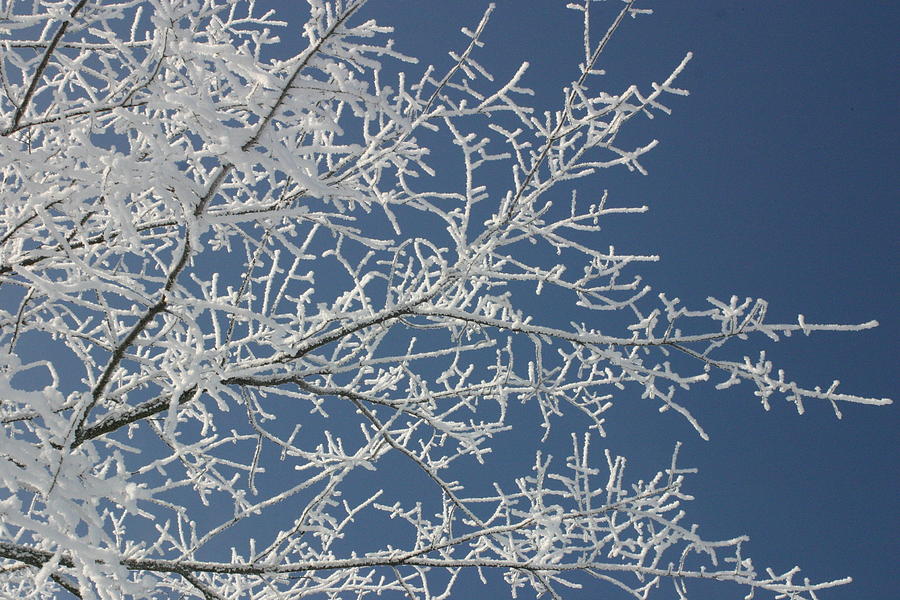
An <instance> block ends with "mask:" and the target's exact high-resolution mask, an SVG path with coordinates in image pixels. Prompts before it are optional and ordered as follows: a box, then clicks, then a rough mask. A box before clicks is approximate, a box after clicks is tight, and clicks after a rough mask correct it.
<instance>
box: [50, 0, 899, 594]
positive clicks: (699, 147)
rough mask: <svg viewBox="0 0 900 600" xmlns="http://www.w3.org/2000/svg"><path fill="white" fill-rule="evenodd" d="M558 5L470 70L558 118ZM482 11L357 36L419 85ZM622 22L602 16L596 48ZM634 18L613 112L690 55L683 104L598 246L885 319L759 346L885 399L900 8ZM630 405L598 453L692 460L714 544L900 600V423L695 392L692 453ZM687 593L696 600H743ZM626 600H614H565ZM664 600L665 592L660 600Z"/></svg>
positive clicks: (565, 28) (641, 461) (799, 369)
mask: <svg viewBox="0 0 900 600" xmlns="http://www.w3.org/2000/svg"><path fill="white" fill-rule="evenodd" d="M259 4H261V5H262V4H266V5H273V6H277V7H278V8H279V10H280V11H284V12H283V17H284V18H285V19H286V20H288V21H291V22H292V23H294V24H299V23H300V22H302V20H303V19H304V17H305V10H306V5H305V3H302V2H299V1H297V0H265V1H263V0H260V2H259ZM565 4H566V0H497V10H496V11H495V13H494V16H493V19H492V21H491V24H490V25H489V26H488V29H487V32H486V34H485V36H484V39H485V41H486V43H487V45H486V47H485V48H484V49H483V50H481V51H480V53H479V55H478V56H477V58H478V60H479V61H480V62H482V63H483V64H484V65H485V66H486V67H488V70H489V71H491V72H492V73H493V74H494V75H496V76H497V78H498V79H501V80H502V79H503V78H504V76H506V77H508V76H509V75H511V74H512V73H513V72H514V71H515V69H516V68H517V67H518V65H519V64H520V63H521V62H522V61H525V60H527V61H529V62H530V63H531V65H532V67H531V69H530V71H529V75H528V76H527V78H526V80H525V81H526V83H527V84H528V85H530V86H531V87H532V88H534V89H535V91H536V93H537V94H536V101H537V103H538V107H539V108H546V109H550V110H552V109H556V108H557V107H558V102H559V100H560V98H561V92H560V89H561V87H562V86H563V85H565V84H566V83H567V82H568V81H570V80H571V79H573V78H575V77H577V72H576V67H575V65H576V62H577V61H578V59H579V57H580V54H579V53H580V46H579V44H580V24H579V19H578V15H577V14H576V13H574V12H573V11H569V10H566V9H565ZM486 6H487V2H485V1H483V0H443V1H439V0H370V2H369V4H368V5H367V6H366V8H365V9H364V11H363V14H362V15H360V18H364V17H375V18H377V19H378V20H379V21H381V22H383V23H384V24H390V25H394V26H395V27H396V28H397V31H396V32H395V33H394V35H393V36H392V37H394V39H395V40H396V44H397V48H398V49H399V50H401V51H403V52H405V53H407V54H410V55H413V56H417V57H419V58H420V59H421V60H422V63H423V64H420V65H418V66H405V67H403V68H405V69H407V70H408V71H410V73H411V74H418V73H420V72H421V68H422V67H423V66H424V64H428V63H434V64H435V65H437V66H439V67H440V66H446V65H448V64H449V58H448V57H447V55H446V51H447V50H459V49H460V48H461V47H463V46H464V44H465V38H463V36H462V35H461V34H459V28H460V27H461V26H468V27H473V26H474V25H475V24H477V22H478V20H479V18H480V16H481V14H482V12H483V11H484V8H485V7H486ZM619 6H620V3H619V2H617V1H615V0H609V1H608V2H605V3H599V2H598V3H597V4H596V9H597V10H596V15H597V19H598V23H597V26H598V29H599V28H601V27H603V26H605V23H606V22H608V19H609V18H611V16H612V14H613V12H614V11H617V10H618V8H619ZM639 6H642V7H646V8H653V9H654V10H655V11H656V14H654V15H651V16H645V17H642V18H640V19H637V20H635V21H631V20H628V21H627V22H626V23H625V24H624V26H623V27H622V28H621V30H620V31H619V32H618V33H617V35H616V37H615V38H614V40H613V42H612V43H611V44H610V46H609V48H608V50H607V52H606V54H604V57H603V58H602V60H601V64H600V65H599V66H600V67H601V68H604V69H606V70H607V71H608V75H607V81H608V82H609V89H610V91H620V90H621V89H622V87H623V86H624V85H627V84H628V83H632V82H634V83H637V84H638V85H639V86H640V87H641V88H642V89H645V90H646V89H649V83H650V82H651V81H661V80H662V79H663V78H665V77H666V76H667V75H668V73H669V72H670V71H671V69H672V68H673V67H674V66H675V65H677V64H678V63H679V62H680V60H681V59H682V57H683V56H684V54H685V53H686V52H687V51H692V52H693V53H694V59H693V60H692V61H691V63H690V65H689V66H688V68H687V70H686V71H685V73H684V74H683V76H682V77H681V78H680V79H679V81H678V86H679V87H683V88H687V89H689V90H690V91H691V95H690V96H688V97H670V98H669V101H668V102H667V104H668V105H669V106H670V107H671V108H672V109H673V114H672V115H671V116H669V117H661V118H657V119H654V120H652V121H647V120H644V121H640V122H635V123H633V125H634V126H633V127H632V128H631V129H630V132H629V133H627V134H626V135H627V136H629V137H627V138H626V139H627V140H631V141H633V142H634V144H639V143H644V142H646V141H648V140H650V139H653V138H656V139H659V141H660V144H659V146H658V147H657V148H656V149H655V150H654V151H653V152H652V153H651V154H649V155H648V156H646V157H645V159H644V160H643V161H642V163H643V164H644V166H645V167H646V168H647V169H648V171H649V175H648V176H641V175H639V174H636V173H629V172H627V171H626V170H625V169H616V170H610V171H607V172H605V173H603V174H601V175H600V176H598V178H597V179H596V181H594V182H591V184H590V185H591V186H593V187H592V188H591V189H590V190H586V191H585V193H586V194H591V193H595V192H596V191H597V190H598V189H603V188H606V189H608V190H609V192H610V197H611V199H612V201H613V202H614V203H615V204H618V205H640V204H647V205H649V206H650V207H651V211H650V213H649V214H648V215H644V216H640V217H634V218H629V219H624V218H623V219H617V220H615V221H614V222H611V223H610V225H609V227H608V228H607V229H606V230H605V232H604V235H608V237H609V240H608V241H606V240H603V241H602V243H603V244H604V245H606V244H607V243H613V244H615V245H616V247H617V249H619V250H621V251H623V252H635V253H656V254H660V255H661V256H662V261H661V262H659V263H655V264H649V265H646V266H645V267H643V268H642V273H643V274H644V276H645V279H646V280H647V282H649V283H650V284H652V285H653V286H654V288H655V289H656V290H657V291H665V292H666V293H667V294H669V295H671V296H676V295H677V296H680V297H681V298H682V299H684V300H685V301H686V302H687V303H689V304H692V305H694V306H697V305H702V304H703V303H704V299H705V298H706V297H707V296H710V295H712V296H716V297H719V298H727V297H728V296H730V295H731V294H736V295H739V296H758V297H762V298H765V299H767V300H768V301H769V302H770V310H769V315H770V318H769V320H770V321H779V322H791V321H793V320H794V319H795V318H796V315H797V313H801V312H802V313H803V314H805V315H806V316H807V317H808V319H809V320H810V321H817V322H863V321H867V320H870V319H877V320H878V321H880V322H881V324H882V326H881V327H880V328H878V329H876V330H874V331H868V332H864V333H860V334H845V335H837V334H835V335H828V334H821V335H818V336H813V337H810V338H804V337H800V338H797V337H794V338H791V339H790V340H788V341H786V342H782V343H779V344H778V345H776V346H774V347H771V348H770V356H771V357H772V358H773V359H774V360H775V361H776V362H777V364H778V365H779V366H781V367H783V368H784V369H785V370H787V372H788V373H789V374H790V375H791V376H792V377H794V378H796V379H797V380H798V381H800V382H803V383H805V384H808V385H809V386H814V385H822V386H826V387H827V386H828V384H829V383H830V382H831V380H832V379H834V378H838V379H840V380H841V381H842V386H841V389H842V390H843V391H846V392H848V393H858V394H860V395H867V396H877V397H896V395H897V394H896V389H897V385H896V384H897V376H896V373H897V371H898V369H897V366H898V365H897V353H896V342H895V340H896V339H897V334H898V325H900V323H898V318H897V311H896V306H897V301H898V285H897V282H898V280H900V279H898V261H897V245H896V230H897V224H898V223H900V219H898V217H900V209H898V203H897V190H898V189H900V185H898V184H900V176H898V168H897V155H896V139H897V137H898V132H900V130H898V117H897V104H898V99H900V94H898V91H900V90H898V87H900V77H898V75H900V73H898V70H897V67H896V64H897V60H896V59H897V54H898V52H897V50H898V47H897V41H896V38H897V31H900V8H898V6H897V4H896V3H895V2H866V3H862V2H849V1H846V0H845V1H837V0H817V1H815V2H785V1H783V0H753V1H750V0H683V1H676V0H668V1H663V0H659V1H653V0H643V1H642V2H640V3H639ZM604 14H605V15H607V16H606V17H605V19H606V20H604V16H603V15H604ZM601 23H602V24H601ZM293 31H296V27H294V28H293ZM287 43H294V42H287ZM437 166H438V167H440V165H437ZM552 308H554V307H547V312H548V319H552V318H553V315H552V314H551V313H552V312H553V310H552ZM37 350H39V349H35V351H37ZM628 393H634V392H626V393H625V394H623V396H620V397H619V398H618V401H619V403H618V406H617V407H616V409H615V410H614V412H612V413H611V414H610V415H609V421H610V427H609V436H608V437H607V438H606V439H605V440H604V441H603V444H604V445H605V446H608V447H609V448H610V449H611V450H612V451H613V452H615V453H620V454H623V455H625V456H628V457H629V458H630V460H631V462H630V465H631V473H632V474H633V475H634V476H635V477H646V476H647V475H652V472H653V471H655V470H656V469H659V468H661V467H663V466H665V465H666V463H667V461H668V458H669V456H670V453H671V450H672V447H673V445H674V443H675V441H676V440H681V441H683V442H684V443H685V445H684V447H683V450H682V453H681V463H682V465H683V466H695V467H698V468H699V469H700V473H699V475H697V476H695V477H694V478H693V479H692V480H691V482H690V483H689V484H688V488H687V491H688V492H690V493H694V494H695V495H696V497H697V499H696V500H695V501H694V502H691V503H690V504H689V506H688V507H687V510H688V511H689V520H690V521H691V522H699V523H701V524H702V526H701V530H700V531H701V533H702V534H703V535H704V536H705V537H707V538H711V539H719V538H731V537H734V536H737V535H740V534H744V533H746V534H749V535H750V537H751V544H750V545H749V548H748V553H749V554H750V555H752V556H753V557H754V560H755V563H756V565H757V567H764V566H772V567H773V568H775V569H776V570H779V571H784V570H787V569H788V568H790V567H792V566H794V565H795V564H799V565H800V566H801V567H802V568H803V573H804V574H805V575H807V576H808V577H810V578H811V579H813V580H824V579H831V578H839V577H843V576H851V577H853V578H854V579H855V583H854V584H853V585H852V586H849V587H845V588H840V589H837V590H833V591H831V592H826V593H823V594H822V599H823V600H852V599H858V598H866V599H878V598H891V597H894V596H896V589H897V588H898V584H900V581H898V577H897V574H896V573H897V568H896V558H897V557H898V556H900V542H898V539H900V519H898V515H900V501H898V499H900V494H898V464H900V456H898V444H897V433H896V432H897V431H898V425H900V422H898V421H900V419H898V415H900V409H898V407H897V406H896V405H893V406H889V407H883V408H870V407H855V406H843V407H842V409H843V413H844V418H843V420H842V421H838V420H837V419H835V417H834V414H833V412H832V410H831V408H830V407H829V406H827V405H817V404H815V403H812V402H809V403H808V404H807V414H805V415H803V416H799V415H797V413H796V411H795V410H794V408H793V406H792V405H788V404H787V403H785V402H777V403H775V405H774V406H773V409H772V410H771V411H770V412H765V411H764V410H763V409H762V407H761V406H760V405H759V403H758V402H757V401H756V399H755V398H754V397H753V395H752V389H750V387H747V386H739V387H737V388H732V389H731V390H729V391H727V392H724V393H722V392H720V393H716V392H714V391H712V390H711V389H710V387H706V388H704V387H698V388H695V389H694V390H693V392H692V394H691V396H690V397H688V398H687V399H685V398H684V397H683V399H684V400H685V402H686V404H687V405H688V407H689V408H690V409H691V411H692V412H693V413H694V415H695V416H696V417H697V418H698V419H699V420H700V421H701V423H702V424H703V426H704V428H705V429H706V430H707V432H708V433H709V434H710V437H711V441H709V442H704V441H702V440H700V439H699V438H698V437H697V435H696V433H694V431H693V430H692V429H691V427H690V426H689V425H688V424H687V423H686V422H684V420H683V419H681V418H680V417H678V416H677V415H674V414H668V413H667V414H663V415H660V414H658V413H657V411H656V406H655V405H653V404H650V403H646V402H641V401H640V400H639V399H638V398H636V397H635V398H633V399H631V398H628V397H627V394H628ZM632 400H633V401H632ZM335 420H338V419H335ZM560 433H561V435H560V436H559V438H560V439H563V440H566V439H567V434H566V432H565V431H562V432H560ZM555 443H556V442H555V441H554V440H551V445H550V447H549V448H548V450H550V451H551V452H553V453H555V454H557V456H559V455H560V454H562V453H563V452H565V451H566V450H567V448H565V447H561V446H554V445H553V444H555ZM598 445H599V444H598ZM595 449H596V448H595ZM523 453H524V454H525V455H526V456H529V457H530V456H533V448H516V447H510V446H509V445H508V444H507V445H506V446H503V444H502V443H501V444H500V445H499V446H498V451H497V453H496V455H495V456H494V457H492V461H493V462H491V463H490V466H489V468H487V469H482V470H478V469H473V470H472V471H471V473H473V475H474V477H476V478H478V477H482V478H484V479H487V478H488V477H491V478H493V477H498V476H501V475H505V474H506V472H507V470H509V471H510V472H512V470H513V469H515V470H516V471H517V473H516V474H524V473H523V471H527V464H523V463H522V462H521V461H519V462H518V464H517V465H515V466H514V465H513V462H514V459H516V458H521V456H522V454H523ZM559 457H560V458H562V457H561V456H559ZM392 465H393V463H392V462H391V460H390V459H388V460H387V461H386V463H385V465H384V469H383V470H381V471H379V472H378V473H377V474H376V475H375V476H373V477H372V480H371V481H370V483H373V484H375V485H390V484H397V485H398V486H400V487H401V488H403V487H404V486H405V489H406V490H407V491H408V493H409V494H410V496H409V497H410V498H414V497H415V493H416V491H417V490H416V488H415V485H414V483H410V482H409V481H403V480H402V479H400V478H401V477H402V476H401V475H398V474H397V472H395V471H392V470H391V469H392ZM361 483H365V482H361ZM475 483H476V485H477V484H478V483H479V481H476V482H475ZM480 483H484V481H483V480H482V481H480ZM208 516H209V518H210V519H211V520H215V521H217V520H218V518H219V515H208ZM289 516H290V515H282V517H283V518H289ZM223 537H225V536H223ZM379 540H380V538H379ZM224 547H225V545H224V542H223V545H222V546H221V548H224ZM498 579H499V578H495V579H493V580H491V581H490V582H489V586H488V588H484V587H482V586H481V585H480V584H479V583H477V581H476V580H474V578H469V579H466V581H465V585H464V586H462V587H460V588H459V589H458V591H457V594H456V595H455V597H456V598H460V599H468V598H473V599H475V598H483V597H491V598H505V597H508V594H509V589H508V587H507V586H505V585H504V584H503V583H502V581H498ZM695 591H696V593H695V594H692V595H691V599H692V600H713V599H715V600H718V599H720V598H742V597H743V595H744V594H745V593H746V591H745V590H736V589H731V588H727V587H726V588H722V587H715V588H711V587H706V586H695ZM525 597H528V596H527V594H526V596H525ZM622 597H623V596H622V595H621V593H618V592H616V590H614V589H612V588H611V587H609V586H601V587H594V588H586V589H585V590H583V591H581V592H574V593H571V594H568V593H567V595H566V598H571V599H587V598H591V599H597V598H603V599H604V600H618V599H619V598H622ZM674 597H675V594H674V592H673V591H672V590H671V588H670V587H669V588H665V589H663V590H660V591H659V593H658V595H657V596H654V598H660V599H662V598H674Z"/></svg>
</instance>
